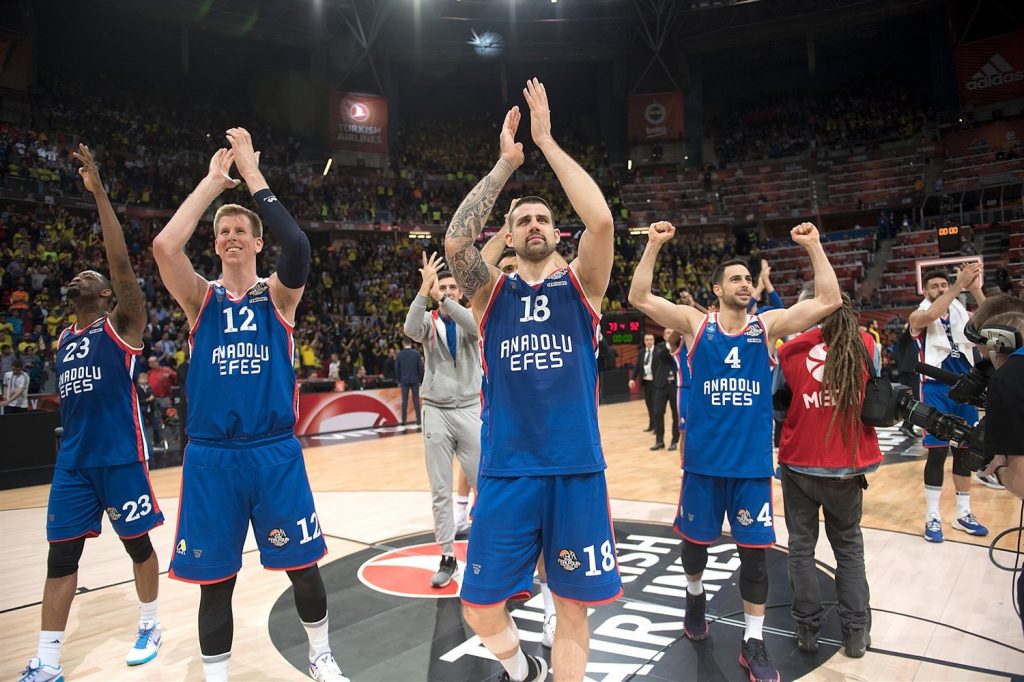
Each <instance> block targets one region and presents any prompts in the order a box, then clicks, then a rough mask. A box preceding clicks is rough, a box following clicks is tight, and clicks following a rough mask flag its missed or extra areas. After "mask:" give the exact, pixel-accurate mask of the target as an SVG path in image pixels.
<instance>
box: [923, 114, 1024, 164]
mask: <svg viewBox="0 0 1024 682" xmlns="http://www.w3.org/2000/svg"><path fill="white" fill-rule="evenodd" d="M1022 143H1024V121H1021V120H1013V121H994V122H992V123H986V124H985V125H983V126H981V127H980V128H973V129H971V130H957V131H955V132H952V133H950V134H949V135H946V136H945V137H943V138H942V144H943V146H945V148H946V153H947V154H948V155H949V156H968V155H969V154H983V153H985V152H997V151H999V150H1004V151H1009V150H1011V149H1014V148H1016V147H1020V146H1021V144H1022Z"/></svg>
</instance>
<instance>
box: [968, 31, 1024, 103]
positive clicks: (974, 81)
mask: <svg viewBox="0 0 1024 682" xmlns="http://www.w3.org/2000/svg"><path fill="white" fill-rule="evenodd" d="M953 54H954V58H955V60H956V75H957V85H958V87H959V89H960V100H961V101H962V102H964V103H974V104H985V103H991V102H1003V101H1006V100H1011V99H1017V98H1019V97H1024V31H1014V32H1013V33H1005V34H1003V35H1001V36H995V37H994V38H987V39H986V40H979V41H977V42H974V43H968V44H966V45H961V46H960V47H958V48H956V50H955V51H954V53H953Z"/></svg>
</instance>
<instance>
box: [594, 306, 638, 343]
mask: <svg viewBox="0 0 1024 682" xmlns="http://www.w3.org/2000/svg"><path fill="white" fill-rule="evenodd" d="M601 333H602V334H604V339H605V341H607V342H608V343H610V344H612V345H630V344H631V345H639V344H640V342H641V341H643V340H644V316H643V315H642V314H641V313H609V314H607V315H605V316H604V317H602V318H601Z"/></svg>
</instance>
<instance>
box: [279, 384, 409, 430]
mask: <svg viewBox="0 0 1024 682" xmlns="http://www.w3.org/2000/svg"><path fill="white" fill-rule="evenodd" d="M400 405H401V397H400V394H399V390H398V389H397V388H381V389H376V390H370V391H346V392H344V393H300V394H299V417H298V419H296V420H295V435H296V436H310V435H313V434H317V433H332V432H335V431H348V430H351V429H373V428H377V427H380V426H389V425H394V424H397V423H398V413H399V412H400V411H401V408H400V407H399V406H400ZM409 409H410V410H411V409H412V407H411V406H410V407H409Z"/></svg>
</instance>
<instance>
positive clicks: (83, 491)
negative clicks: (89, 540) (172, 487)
mask: <svg viewBox="0 0 1024 682" xmlns="http://www.w3.org/2000/svg"><path fill="white" fill-rule="evenodd" d="M104 512H106V514H107V518H109V519H110V525H111V526H113V527H114V532H115V533H117V535H118V537H121V538H124V539H126V540H127V539H130V538H135V537H139V536H141V535H145V534H146V533H148V532H149V531H151V530H153V529H154V528H156V527H157V526H159V525H160V524H162V523H163V522H164V515H163V512H161V511H160V505H159V504H157V501H156V495H154V494H153V486H152V484H151V483H150V481H149V470H148V469H147V468H146V463H145V462H131V463H130V464H119V465H117V466H107V467H90V468H86V469H54V471H53V483H51V484H50V500H49V504H48V505H47V511H46V539H47V540H49V541H50V542H60V541H61V540H74V539H75V538H80V537H96V536H97V535H99V534H100V531H101V528H102V527H101V524H100V520H101V519H102V517H103V513H104Z"/></svg>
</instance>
